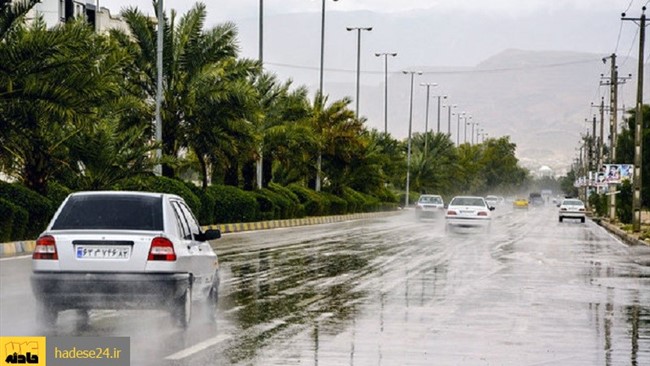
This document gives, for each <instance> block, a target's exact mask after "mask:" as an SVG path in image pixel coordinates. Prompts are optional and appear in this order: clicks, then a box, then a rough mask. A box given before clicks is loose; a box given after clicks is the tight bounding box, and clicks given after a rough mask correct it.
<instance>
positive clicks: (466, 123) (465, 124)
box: [463, 116, 472, 144]
mask: <svg viewBox="0 0 650 366" xmlns="http://www.w3.org/2000/svg"><path fill="white" fill-rule="evenodd" d="M469 119H472V116H469ZM469 124H470V122H467V117H465V123H463V125H464V126H465V138H464V139H463V143H464V144H466V143H467V125H469Z"/></svg>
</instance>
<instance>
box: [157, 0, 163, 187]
mask: <svg viewBox="0 0 650 366" xmlns="http://www.w3.org/2000/svg"><path fill="white" fill-rule="evenodd" d="M164 19H165V17H164V15H163V0H158V34H157V37H158V39H157V48H158V49H157V53H156V69H157V70H156V71H157V73H156V141H157V142H158V143H159V144H160V146H161V147H159V148H157V149H156V158H157V160H158V161H157V162H156V166H155V167H154V174H156V175H162V173H163V168H162V164H161V163H160V161H161V160H162V155H163V152H162V145H163V141H162V139H163V131H162V129H163V126H162V113H161V110H162V98H163V80H162V78H163V33H164V28H165V23H164Z"/></svg>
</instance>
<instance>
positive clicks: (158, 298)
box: [31, 191, 221, 327]
mask: <svg viewBox="0 0 650 366" xmlns="http://www.w3.org/2000/svg"><path fill="white" fill-rule="evenodd" d="M220 236H221V233H220V232H219V231H218V230H207V231H206V232H202V231H201V229H200V226H199V223H198V221H197V220H196V218H195V217H194V215H193V214H192V212H191V210H190V208H189V207H188V206H187V204H186V203H185V201H183V199H182V198H181V197H178V196H175V195H171V194H162V193H145V192H117V191H116V192H108V191H107V192H80V193H74V194H71V195H70V196H68V197H67V198H66V199H65V201H63V203H62V204H61V207H59V209H58V210H57V212H56V214H55V215H54V218H53V219H52V221H51V222H50V224H49V225H48V226H47V228H46V230H45V231H44V232H43V233H42V234H41V235H40V237H39V238H38V240H37V241H36V247H35V249H34V254H33V256H32V268H33V273H32V277H31V284H32V291H33V293H34V296H35V297H36V299H37V301H38V305H39V313H38V317H39V319H40V320H41V321H42V322H44V323H45V324H46V325H48V326H52V325H54V324H55V323H56V320H57V317H58V313H59V312H60V311H63V310H68V309H75V310H77V311H79V312H81V313H82V315H83V316H84V317H85V319H87V318H88V310H90V309H124V308H127V309H148V308H149V309H166V310H168V311H170V312H171V314H172V315H173V317H174V318H175V319H176V320H177V322H178V324H179V325H180V326H182V327H186V326H187V325H188V323H189V321H190V315H191V309H192V301H193V300H200V299H202V300H203V301H207V302H208V304H209V305H211V306H212V310H215V309H216V301H217V298H218V288H219V267H218V261H217V255H216V254H215V252H214V250H213V249H212V247H211V246H210V243H209V242H208V241H209V240H212V239H217V238H219V237H220ZM212 313H214V311H212Z"/></svg>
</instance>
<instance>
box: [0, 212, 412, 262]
mask: <svg viewBox="0 0 650 366" xmlns="http://www.w3.org/2000/svg"><path fill="white" fill-rule="evenodd" d="M399 213H401V211H384V212H369V213H357V214H350V215H335V216H317V217H305V218H301V219H286V220H271V221H257V222H241V223H233V224H218V225H207V226H202V227H201V229H202V230H207V229H219V230H220V231H221V233H222V234H230V233H237V232H243V231H255V230H268V229H278V228H287V227H295V226H307V225H320V224H332V223H336V222H343V221H350V220H363V219H372V218H379V217H386V216H391V215H397V214H399ZM35 246H36V240H24V241H15V242H10V243H0V257H9V256H13V255H17V254H27V253H31V252H33V251H34V247H35Z"/></svg>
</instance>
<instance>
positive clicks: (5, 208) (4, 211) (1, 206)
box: [0, 198, 18, 243]
mask: <svg viewBox="0 0 650 366" xmlns="http://www.w3.org/2000/svg"><path fill="white" fill-rule="evenodd" d="M17 209H18V206H16V205H14V204H13V203H11V202H9V201H7V200H5V199H2V198H0V217H2V220H0V243H3V242H6V241H10V240H11V239H12V238H13V237H12V236H11V235H12V231H13V227H14V212H16V210H17Z"/></svg>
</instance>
